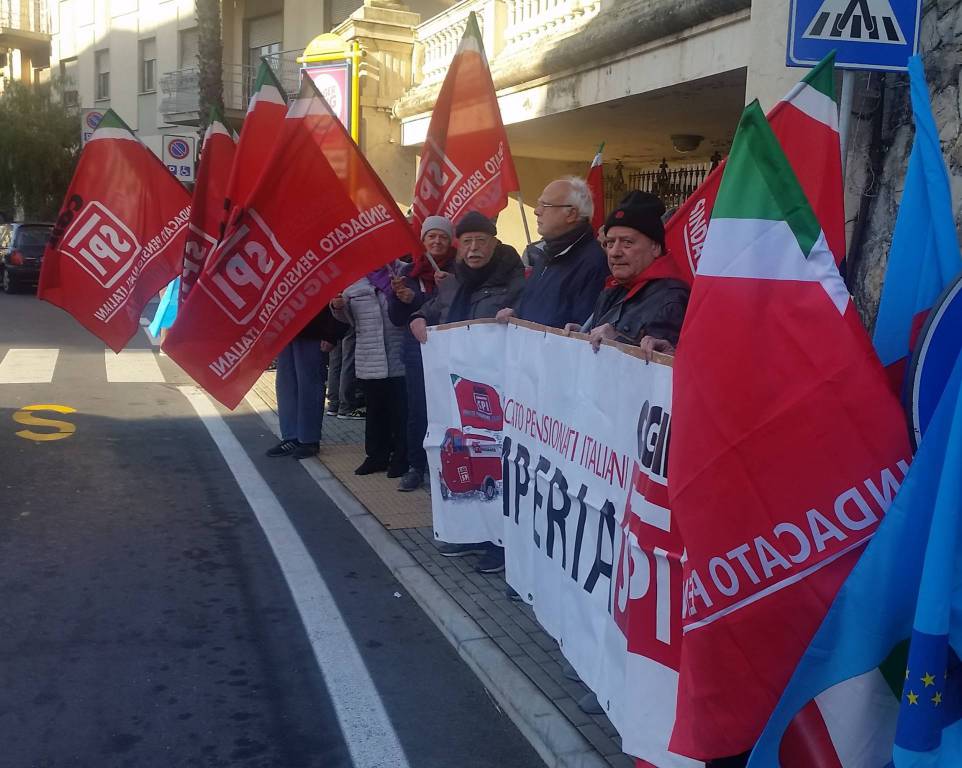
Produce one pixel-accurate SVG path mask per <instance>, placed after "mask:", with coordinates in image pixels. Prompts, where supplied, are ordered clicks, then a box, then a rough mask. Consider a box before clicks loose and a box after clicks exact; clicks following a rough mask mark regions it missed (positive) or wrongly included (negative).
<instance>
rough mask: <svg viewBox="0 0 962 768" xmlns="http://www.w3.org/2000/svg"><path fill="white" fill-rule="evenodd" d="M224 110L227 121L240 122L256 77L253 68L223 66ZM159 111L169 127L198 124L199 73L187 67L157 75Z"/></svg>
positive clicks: (195, 68)
mask: <svg viewBox="0 0 962 768" xmlns="http://www.w3.org/2000/svg"><path fill="white" fill-rule="evenodd" d="M223 73H224V75H223V78H224V111H225V113H226V117H227V118H228V119H229V120H230V119H235V120H240V119H243V116H244V113H245V112H246V111H247V103H248V102H249V101H250V97H251V94H252V93H253V89H254V83H255V81H256V78H257V69H256V68H255V67H248V66H243V65H241V64H225V65H224V68H223ZM160 93H161V97H160V106H159V107H158V111H159V112H160V114H161V115H163V118H164V120H165V121H166V122H168V123H170V124H171V125H197V124H198V122H199V120H200V107H199V105H200V70H198V68H197V67H186V68H184V69H176V70H174V71H172V72H165V73H164V74H162V75H161V76H160Z"/></svg>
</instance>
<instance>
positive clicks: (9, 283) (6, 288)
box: [3, 270, 16, 293]
mask: <svg viewBox="0 0 962 768" xmlns="http://www.w3.org/2000/svg"><path fill="white" fill-rule="evenodd" d="M3 292H4V293H16V288H15V287H14V285H13V280H11V279H10V273H9V272H7V270H3Z"/></svg>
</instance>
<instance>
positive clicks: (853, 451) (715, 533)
mask: <svg viewBox="0 0 962 768" xmlns="http://www.w3.org/2000/svg"><path fill="white" fill-rule="evenodd" d="M674 375H675V388H674V410H675V417H674V423H673V432H674V434H673V436H672V442H671V448H670V452H671V456H670V464H671V467H672V474H671V475H670V477H669V495H670V499H671V504H672V510H673V512H674V514H675V516H676V519H677V520H678V524H679V527H680V529H681V533H682V538H683V540H684V542H685V547H686V561H685V570H684V576H685V583H684V591H683V619H682V622H683V631H684V637H685V639H684V642H683V643H682V658H681V670H680V680H679V695H678V708H677V718H676V723H675V728H674V732H673V734H672V741H671V749H672V750H673V751H676V752H679V753H681V754H685V755H689V756H692V757H697V758H701V759H708V758H713V757H721V756H726V755H735V754H739V753H741V752H743V751H746V750H748V749H749V748H751V746H752V745H753V744H754V742H755V739H756V738H757V736H758V734H759V733H760V732H761V729H762V727H763V726H764V724H765V721H766V720H767V718H768V716H769V714H770V713H771V711H772V709H773V708H774V706H775V703H776V701H777V699H778V695H779V693H780V692H781V691H782V689H783V688H784V686H785V684H786V682H787V681H788V679H789V677H790V676H791V673H792V670H793V669H794V667H795V664H796V663H797V661H798V659H799V658H800V657H801V655H802V653H803V652H804V650H805V648H806V646H807V644H808V642H809V640H810V639H811V637H812V635H813V634H814V632H815V630H816V629H817V627H818V625H819V623H820V621H821V620H822V618H823V617H824V615H825V611H826V610H827V608H828V606H829V604H830V603H831V601H832V598H833V597H834V596H835V593H836V591H837V590H838V587H839V585H840V584H841V583H842V581H843V580H844V578H845V576H846V574H847V573H848V572H849V570H850V569H851V567H852V565H853V564H854V562H855V560H856V558H857V556H858V554H859V552H860V551H861V548H862V545H863V544H864V542H865V541H866V540H867V539H868V538H869V537H870V536H871V535H872V533H873V531H874V530H875V528H876V526H877V525H878V521H879V520H880V519H881V517H882V515H883V514H884V513H885V511H886V509H887V508H888V506H889V504H890V502H891V500H892V497H893V495H894V493H895V490H896V489H897V488H898V485H899V483H900V481H901V479H902V478H903V476H904V468H905V467H906V464H905V462H906V460H907V459H908V456H909V447H908V439H907V433H906V429H905V423H904V418H903V416H902V414H901V410H900V407H899V404H898V402H897V400H896V399H895V398H894V397H893V396H892V393H891V391H890V389H889V388H888V386H887V385H886V382H885V376H884V373H883V371H882V369H881V366H880V365H879V363H878V360H877V358H876V357H875V355H874V354H873V352H872V349H871V346H870V345H869V343H868V339H867V336H866V335H865V333H864V331H863V330H862V329H861V326H860V325H859V323H858V318H857V316H856V312H855V309H854V306H853V304H852V302H851V300H850V298H849V295H848V292H847V290H846V288H845V285H844V282H843V281H842V279H841V276H840V275H839V272H838V268H837V266H836V263H835V258H834V257H833V255H832V252H831V250H830V249H829V247H828V244H827V242H826V238H825V235H824V233H823V232H822V229H821V227H820V225H819V222H818V219H817V218H816V217H815V214H814V213H813V211H812V208H811V207H810V205H809V203H808V201H807V200H806V198H805V194H804V192H803V190H802V187H801V185H800V183H799V181H798V179H797V177H796V175H795V174H794V172H793V171H792V169H791V166H790V165H789V163H788V160H787V159H786V157H785V155H784V153H783V152H782V150H781V147H780V146H779V143H778V140H777V138H776V136H775V134H774V133H773V132H772V129H771V128H770V126H769V124H768V122H767V121H766V119H765V116H764V114H763V113H762V111H761V108H760V107H759V106H758V104H757V102H756V103H754V104H752V105H750V106H749V107H748V108H747V109H746V110H745V113H744V115H743V116H742V120H741V123H740V124H739V128H738V132H737V135H736V137H735V141H734V144H733V147H732V152H731V156H730V157H729V160H728V164H727V167H726V169H725V172H724V176H723V177H722V181H721V186H720V188H719V192H718V199H717V200H716V202H715V205H714V209H713V212H712V218H711V222H710V225H709V228H708V234H707V238H706V241H705V245H704V250H703V252H702V255H701V263H700V265H699V270H698V274H697V276H696V278H695V281H694V286H693V290H692V296H691V303H690V304H689V309H688V314H687V316H686V319H685V325H684V328H683V330H682V335H681V339H680V341H679V345H678V356H677V357H676V361H675V374H674Z"/></svg>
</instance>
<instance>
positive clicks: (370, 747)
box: [178, 386, 408, 768]
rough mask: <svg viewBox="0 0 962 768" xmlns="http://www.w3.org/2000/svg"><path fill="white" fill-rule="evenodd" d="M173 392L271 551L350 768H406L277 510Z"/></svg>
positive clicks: (211, 421) (208, 416) (323, 592)
mask: <svg viewBox="0 0 962 768" xmlns="http://www.w3.org/2000/svg"><path fill="white" fill-rule="evenodd" d="M178 389H180V391H181V392H182V393H183V394H184V397H186V398H187V400H188V401H189V402H190V404H191V405H192V406H193V407H194V410H195V411H196V412H197V415H198V416H199V417H200V420H201V421H202V422H203V423H204V426H205V427H206V428H207V431H208V432H209V433H210V436H211V439H212V440H213V441H214V443H215V444H216V445H217V447H218V448H219V449H220V452H221V455H223V457H224V460H225V461H226V462H227V466H228V467H230V471H231V472H232V473H233V475H234V479H235V480H236V481H237V485H238V486H240V489H241V491H242V492H243V494H244V496H245V497H247V502H248V504H250V507H251V509H252V510H253V511H254V515H255V516H256V517H257V521H258V523H260V526H261V528H262V529H263V531H264V535H265V536H266V537H267V541H268V543H269V544H270V545H271V549H272V550H273V552H274V557H275V558H276V559H277V563H278V565H279V566H280V568H281V572H282V573H283V574H284V579H285V580H286V581H287V586H288V588H289V589H290V591H291V596H292V597H293V598H294V604H295V605H296V606H297V610H298V613H300V616H301V621H302V622H303V624H304V630H305V631H306V633H307V639H308V641H309V642H310V644H311V648H312V649H313V651H314V658H315V659H316V660H317V665H318V667H319V668H320V670H321V674H322V675H323V677H324V682H325V683H326V685H327V690H328V692H329V693H330V696H331V703H332V704H333V706H334V710H335V712H336V713H337V720H338V723H339V724H340V726H341V732H342V734H343V735H344V741H345V742H346V743H347V747H348V750H349V751H350V753H351V759H352V762H353V764H354V768H408V761H407V757H406V756H405V754H404V749H403V748H402V747H401V742H400V740H399V739H398V737H397V734H396V733H395V731H394V727H393V725H392V724H391V720H390V718H389V717H388V715H387V712H386V711H385V709H384V704H383V703H382V701H381V698H380V696H379V695H378V693H377V688H375V686H374V681H373V680H371V676H370V673H369V672H368V671H367V667H365V666H364V660H363V659H362V658H361V654H360V652H359V651H358V649H357V645H355V643H354V638H353V637H351V633H350V630H349V629H348V628H347V624H346V623H345V621H344V618H343V616H341V613H340V611H339V610H338V609H337V604H336V603H335V602H334V598H333V596H332V595H331V592H330V590H329V589H328V588H327V585H326V584H325V583H324V579H323V578H321V574H320V573H318V570H317V566H316V565H315V563H314V560H313V558H311V555H310V553H309V552H308V551H307V548H306V547H305V546H304V542H303V541H301V537H300V536H299V535H298V533H297V530H296V529H295V528H294V526H293V525H292V524H291V521H290V519H289V518H288V517H287V513H286V512H285V511H284V508H283V507H282V506H281V503H280V502H279V501H278V500H277V497H276V496H275V495H274V493H273V492H272V491H271V489H270V488H269V487H268V485H267V483H266V482H265V481H264V478H263V477H261V475H260V473H259V472H258V471H257V469H256V468H255V467H254V463H253V462H252V461H251V460H250V457H249V456H248V455H247V453H246V452H245V451H244V449H243V447H242V446H241V444H240V443H239V442H238V441H237V438H236V437H234V434H233V432H231V431H230V428H229V427H228V426H227V424H226V423H225V422H224V420H223V418H221V415H220V413H219V412H218V411H217V408H216V407H215V406H214V404H213V403H212V402H211V400H210V398H209V397H207V395H205V394H204V393H203V392H202V391H201V390H200V389H198V388H197V387H192V386H183V387H178Z"/></svg>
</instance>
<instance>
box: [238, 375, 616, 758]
mask: <svg viewBox="0 0 962 768" xmlns="http://www.w3.org/2000/svg"><path fill="white" fill-rule="evenodd" d="M254 392H255V394H256V395H257V396H258V397H259V398H260V399H261V400H263V401H264V402H265V403H266V404H267V405H268V406H269V407H270V408H271V409H273V410H275V411H276V409H277V402H276V398H275V395H274V374H273V372H268V373H266V374H264V375H263V376H262V377H261V379H260V381H258V383H257V384H256V385H255V387H254ZM323 435H324V436H323V440H322V448H321V453H320V455H319V457H318V458H319V459H320V461H321V463H322V464H324V465H325V466H326V467H327V468H328V469H329V470H330V472H331V474H333V475H334V476H335V477H336V478H337V479H338V480H339V481H341V483H342V484H343V485H344V486H345V487H347V488H348V490H350V492H351V493H353V494H354V496H355V497H357V499H358V501H359V502H360V503H361V504H363V505H364V506H365V507H366V508H367V509H368V510H369V511H370V512H371V514H372V515H374V517H376V518H377V519H378V520H379V521H381V523H382V525H384V526H385V528H386V529H387V530H388V532H389V533H390V535H391V536H392V537H393V538H394V539H395V540H396V541H397V543H398V544H400V545H401V547H403V548H404V549H405V550H406V551H407V552H408V553H409V554H410V555H411V557H413V558H414V560H415V561H417V563H418V564H420V566H421V567H422V568H423V569H424V571H425V572H426V573H427V574H429V575H430V576H431V577H432V578H433V579H434V581H435V582H436V583H437V585H438V586H439V587H440V588H441V589H443V590H444V591H445V592H446V593H447V594H448V595H449V596H450V597H451V598H453V599H454V600H455V602H457V604H458V605H460V606H461V608H462V609H463V610H464V612H465V613H467V614H468V615H469V616H470V617H471V618H472V619H473V620H474V621H475V622H476V623H477V625H478V626H479V627H480V628H481V629H482V630H483V631H484V632H485V633H486V634H487V636H488V637H489V638H490V639H491V641H493V642H494V643H495V644H496V645H497V646H498V647H499V648H500V649H501V650H502V651H503V652H504V654H505V655H506V656H507V657H508V658H509V659H510V661H511V662H512V663H513V664H514V665H515V666H517V667H518V668H519V669H520V670H522V671H523V672H524V674H525V675H526V676H527V677H528V679H530V681H531V682H532V683H533V684H534V685H535V686H536V687H537V688H539V689H540V690H541V692H542V693H543V694H544V696H545V697H547V698H548V699H550V700H551V702H552V703H553V704H554V705H555V706H556V707H557V708H558V710H560V712H561V713H562V714H563V715H564V717H565V718H567V720H568V721H569V722H570V723H571V725H572V726H574V727H575V728H576V729H577V730H578V731H579V732H580V733H581V735H582V736H583V737H584V738H585V739H586V740H587V741H588V742H589V743H590V744H591V745H592V746H593V747H594V749H595V750H597V752H598V754H599V755H600V756H601V757H602V758H603V759H604V761H605V762H607V764H608V765H610V766H612V768H634V765H635V763H634V761H633V760H632V759H631V758H629V757H628V756H627V755H625V754H623V753H622V751H621V739H620V737H619V736H618V734H617V732H616V731H615V729H614V727H613V726H612V725H611V723H610V722H609V720H608V718H607V717H605V716H604V715H587V714H585V713H584V712H582V711H581V710H580V709H579V708H578V704H577V701H578V699H579V698H581V697H582V696H584V695H585V694H586V693H587V692H588V689H587V688H586V687H585V686H584V685H582V684H581V683H578V682H574V681H571V680H569V679H568V678H566V677H565V675H564V674H563V672H562V666H561V664H562V661H563V658H564V657H563V656H562V653H561V650H560V649H559V648H558V645H557V643H556V642H555V641H554V640H553V639H552V638H551V637H549V636H548V635H547V634H546V633H545V632H544V631H542V630H541V628H540V627H539V626H538V623H537V621H536V620H535V618H534V613H533V611H532V609H531V606H529V605H527V604H525V603H523V602H515V601H512V600H510V599H509V598H508V597H507V596H506V594H505V588H506V584H505V581H504V579H503V578H502V576H503V574H502V575H483V574H478V573H475V572H474V565H475V563H476V558H475V557H457V558H447V557H442V556H441V555H440V554H439V552H438V549H437V545H436V543H435V541H434V532H433V529H432V527H431V523H430V496H429V495H428V494H427V493H426V492H425V491H416V492H413V493H400V492H398V491H397V481H396V480H389V479H387V478H386V477H385V476H384V475H372V476H368V477H364V478H357V477H355V476H354V475H353V466H354V464H353V462H350V461H345V459H346V458H350V457H351V456H352V455H354V456H355V457H357V458H358V463H359V461H360V459H362V458H363V449H361V450H359V448H361V446H362V445H363V442H364V421H363V420H359V421H347V420H341V419H336V418H334V417H331V416H325V417H324V427H323ZM406 521H413V522H412V523H411V524H408V523H407V522H406Z"/></svg>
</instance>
